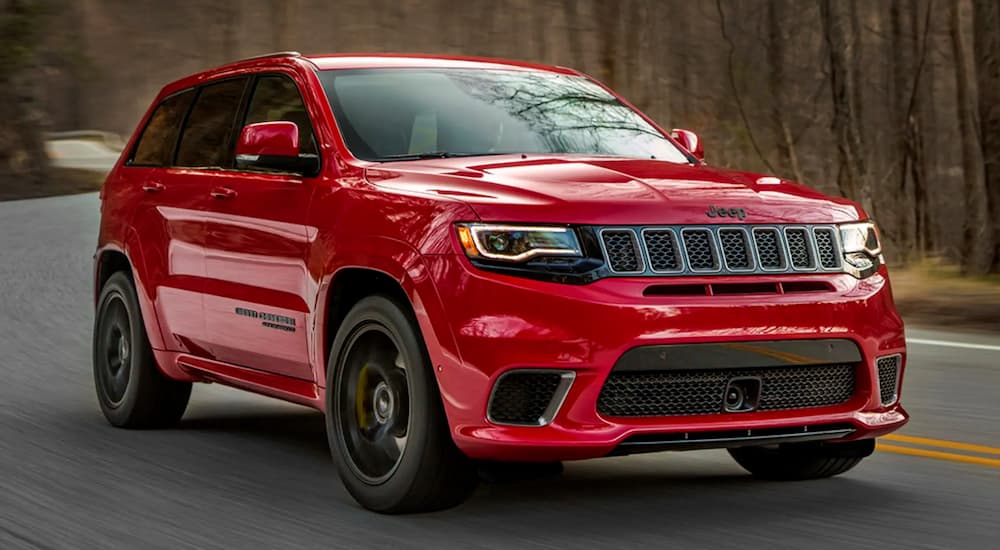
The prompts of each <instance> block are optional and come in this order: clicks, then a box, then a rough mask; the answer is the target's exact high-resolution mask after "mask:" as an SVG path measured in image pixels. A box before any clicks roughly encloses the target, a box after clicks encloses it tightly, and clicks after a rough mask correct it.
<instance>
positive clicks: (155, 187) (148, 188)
mask: <svg viewBox="0 0 1000 550" xmlns="http://www.w3.org/2000/svg"><path fill="white" fill-rule="evenodd" d="M166 188H167V186H166V185H163V184H162V183H160V182H158V181H151V182H148V183H145V184H143V186H142V190H143V191H145V192H146V193H159V192H160V191H163V190H164V189H166Z"/></svg>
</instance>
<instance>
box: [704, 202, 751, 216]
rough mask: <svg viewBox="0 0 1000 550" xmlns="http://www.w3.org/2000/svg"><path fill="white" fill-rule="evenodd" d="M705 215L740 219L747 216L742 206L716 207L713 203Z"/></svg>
mask: <svg viewBox="0 0 1000 550" xmlns="http://www.w3.org/2000/svg"><path fill="white" fill-rule="evenodd" d="M705 215H706V216H708V217H709V218H739V219H741V220H742V219H744V218H746V217H747V211H746V210H744V209H743V208H716V206H715V205H714V204H711V205H709V206H708V212H705Z"/></svg>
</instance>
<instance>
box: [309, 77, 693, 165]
mask: <svg viewBox="0 0 1000 550" xmlns="http://www.w3.org/2000/svg"><path fill="white" fill-rule="evenodd" d="M320 79H321V81H322V82H323V85H324V88H325V90H326V93H327V96H328V98H329V100H330V104H331V107H332V108H333V112H334V115H335V116H336V118H337V123H338V125H339V127H340V129H341V132H342V133H343V135H344V139H345V141H346V142H347V146H348V148H349V149H350V150H351V153H352V154H354V155H355V156H356V157H358V158H361V159H364V160H374V161H388V160H409V159H413V158H428V157H448V156H468V155H490V154H493V155H496V154H508V153H546V154H553V153H556V154H559V153H569V154H585V155H612V156H623V157H630V158H647V159H648V158H655V159H660V160H666V161H670V162H678V163H686V162H688V159H687V158H686V157H685V155H684V154H683V153H682V152H681V151H680V150H678V149H677V148H676V147H674V146H673V145H672V144H671V143H670V142H669V141H668V140H667V139H666V138H665V137H664V136H663V135H662V134H661V133H660V132H659V131H657V129H656V128H654V127H653V126H652V125H650V124H649V123H647V122H646V121H645V120H644V119H643V118H642V117H641V116H640V115H639V114H638V113H636V112H635V111H633V110H632V109H630V108H628V107H626V106H625V105H623V104H622V103H621V102H620V101H618V99H617V98H615V97H614V96H613V95H611V94H610V93H608V92H607V91H606V90H604V89H603V88H602V87H600V86H598V85H597V84H595V83H593V82H591V81H590V80H588V79H586V78H582V77H577V76H570V75H562V74H557V73H549V72H543V71H516V70H482V69H478V70H467V69H363V70H331V71H322V72H321V73H320Z"/></svg>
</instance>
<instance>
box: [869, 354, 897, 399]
mask: <svg viewBox="0 0 1000 550" xmlns="http://www.w3.org/2000/svg"><path fill="white" fill-rule="evenodd" d="M901 361H902V357H901V356H899V355H889V356H886V357H879V359H878V361H876V362H875V364H876V366H877V367H878V393H879V397H881V399H882V404H883V405H891V404H893V403H895V402H896V399H898V398H899V395H898V394H899V391H898V389H897V388H899V367H900V362H901Z"/></svg>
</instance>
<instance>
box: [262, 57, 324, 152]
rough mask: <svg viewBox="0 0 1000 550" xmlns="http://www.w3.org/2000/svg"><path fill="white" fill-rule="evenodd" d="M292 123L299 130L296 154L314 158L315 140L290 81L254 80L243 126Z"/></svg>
mask: <svg viewBox="0 0 1000 550" xmlns="http://www.w3.org/2000/svg"><path fill="white" fill-rule="evenodd" d="M282 120H283V121H288V122H294V123H295V124H296V125H297V126H298V127H299V150H300V151H301V153H303V154H311V155H315V154H317V152H318V151H317V149H316V138H315V137H314V135H313V130H312V124H311V123H310V122H309V115H308V114H307V113H306V106H305V103H303V102H302V96H301V95H299V89H298V88H297V87H296V86H295V83H294V82H292V80H291V79H290V78H286V77H283V76H265V77H261V78H260V79H258V80H257V86H256V88H255V89H254V92H253V98H252V99H251V100H250V109H249V110H248V111H247V118H246V124H256V123H258V122H276V121H282Z"/></svg>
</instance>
